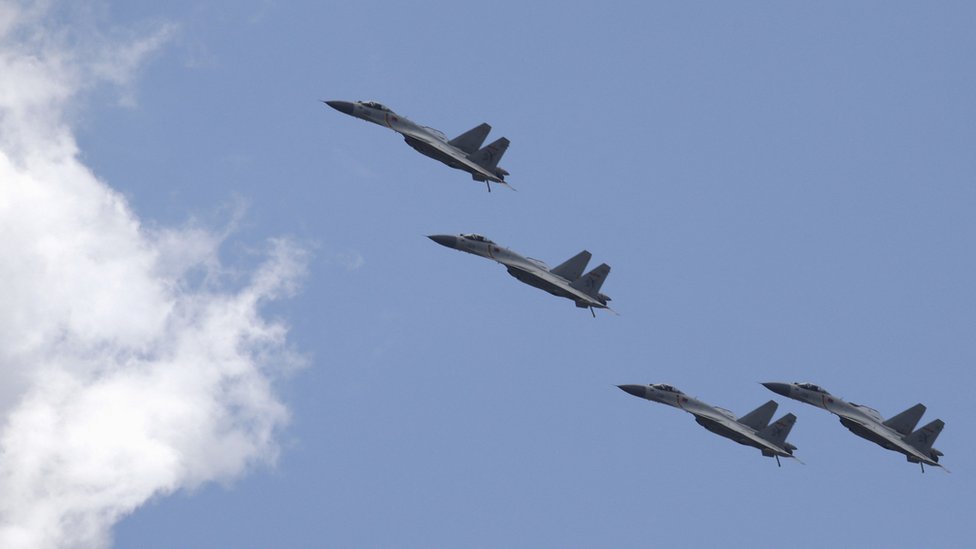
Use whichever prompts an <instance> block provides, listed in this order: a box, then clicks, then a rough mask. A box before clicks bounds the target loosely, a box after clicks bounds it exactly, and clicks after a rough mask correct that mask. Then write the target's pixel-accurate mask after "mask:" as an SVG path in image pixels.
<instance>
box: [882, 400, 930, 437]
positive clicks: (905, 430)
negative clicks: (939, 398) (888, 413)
mask: <svg viewBox="0 0 976 549" xmlns="http://www.w3.org/2000/svg"><path fill="white" fill-rule="evenodd" d="M924 413H925V406H924V405H922V404H916V405H915V406H912V407H911V408H909V409H907V410H905V411H904V412H902V413H900V414H898V415H897V416H894V417H892V418H890V419H888V421H886V422H884V424H885V425H887V426H888V427H891V428H892V429H894V430H896V431H898V432H899V433H901V436H907V435H909V434H911V432H912V431H914V430H915V426H916V425H918V420H920V419H922V414H924Z"/></svg>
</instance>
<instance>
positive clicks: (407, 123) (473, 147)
mask: <svg viewBox="0 0 976 549" xmlns="http://www.w3.org/2000/svg"><path fill="white" fill-rule="evenodd" d="M323 103H325V104H326V105H328V106H330V107H332V108H333V109H335V110H337V111H339V112H341V113H345V114H348V115H349V116H354V117H356V118H360V119H362V120H365V121H367V122H372V123H374V124H379V125H380V126H384V127H387V128H390V129H391V130H393V131H395V132H397V133H399V134H400V135H402V136H403V139H404V141H406V142H407V145H410V146H411V147H413V148H414V149H416V150H417V151H419V152H420V153H421V154H423V155H425V156H429V157H431V158H433V159H434V160H438V161H440V162H443V163H444V164H447V165H448V166H450V167H452V168H456V169H459V170H464V171H466V172H468V173H469V174H471V178H472V179H474V180H475V181H484V182H485V184H486V185H488V192H491V183H499V184H501V185H505V186H506V187H508V186H509V185H508V183H505V176H506V175H508V172H507V171H505V169H504V168H501V167H499V166H498V162H499V161H500V160H501V159H502V155H504V154H505V150H506V149H508V144H509V141H508V139H505V138H504V137H502V138H500V139H498V140H496V141H494V142H493V143H491V144H490V145H488V146H486V147H482V146H481V144H482V143H484V142H485V138H486V137H488V132H489V131H491V126H489V125H488V124H480V125H478V126H475V127H474V128H471V129H470V130H468V131H466V132H464V133H462V134H461V135H459V136H457V137H455V138H454V139H451V140H448V139H447V137H446V136H445V135H444V134H443V133H441V132H440V131H438V130H435V129H434V128H428V127H427V126H421V125H419V124H417V123H415V122H413V121H412V120H410V119H408V118H407V117H405V116H401V115H399V114H397V113H395V112H393V111H392V110H390V108H389V107H387V106H386V105H383V104H381V103H377V102H376V101H356V102H355V103H352V102H349V101H323Z"/></svg>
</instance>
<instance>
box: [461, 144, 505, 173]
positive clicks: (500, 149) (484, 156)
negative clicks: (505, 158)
mask: <svg viewBox="0 0 976 549" xmlns="http://www.w3.org/2000/svg"><path fill="white" fill-rule="evenodd" d="M508 144H509V141H508V139H505V138H504V137H502V138H499V139H498V140H496V141H494V142H492V143H491V144H490V145H488V146H487V147H485V148H483V149H479V150H478V151H477V152H475V153H474V154H471V155H470V156H468V158H469V159H470V160H471V161H472V162H474V163H475V164H478V165H479V166H481V167H483V168H485V169H487V170H488V171H494V170H495V167H496V166H498V162H500V161H501V159H502V155H504V154H505V151H506V150H508Z"/></svg>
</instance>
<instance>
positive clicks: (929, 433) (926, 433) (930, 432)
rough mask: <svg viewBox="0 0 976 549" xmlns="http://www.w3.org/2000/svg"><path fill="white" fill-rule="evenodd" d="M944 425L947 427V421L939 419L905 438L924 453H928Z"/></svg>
mask: <svg viewBox="0 0 976 549" xmlns="http://www.w3.org/2000/svg"><path fill="white" fill-rule="evenodd" d="M943 427H945V422H944V421H942V420H941V419H937V420H935V421H933V422H932V423H929V424H928V425H926V426H925V427H922V428H921V429H919V430H918V431H915V432H914V433H912V434H910V435H908V437H907V438H905V442H907V443H909V444H911V445H912V446H914V447H915V448H917V449H918V450H919V451H920V452H922V453H928V451H929V450H931V449H932V445H933V444H935V439H937V438H939V433H941V432H942V428H943Z"/></svg>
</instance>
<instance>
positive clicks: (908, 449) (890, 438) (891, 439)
mask: <svg viewBox="0 0 976 549" xmlns="http://www.w3.org/2000/svg"><path fill="white" fill-rule="evenodd" d="M837 415H840V414H837ZM841 417H843V418H844V419H847V420H849V421H852V422H854V423H857V424H858V425H860V426H861V427H864V428H865V429H867V430H868V431H871V432H872V433H874V434H875V435H877V436H879V437H881V438H883V439H884V440H885V441H887V442H888V443H889V444H891V445H892V446H895V447H897V448H898V449H899V450H901V451H902V452H904V453H906V454H909V455H911V456H912V457H914V458H916V459H919V460H921V461H922V462H924V463H926V464H929V465H933V464H934V465H935V466H936V467H942V466H941V465H939V464H938V463H933V461H932V459H931V458H930V457H929V456H927V455H925V454H923V453H922V452H920V451H918V448H915V447H914V446H912V445H911V444H908V443H907V442H905V441H904V440H902V437H901V436H899V435H898V434H897V433H894V432H892V431H890V430H889V429H888V428H887V427H885V426H883V425H881V424H879V423H874V422H873V421H864V419H863V418H860V417H856V416H850V415H846V414H845V415H842V416H841Z"/></svg>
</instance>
